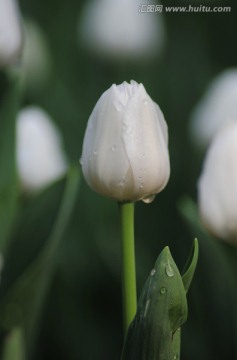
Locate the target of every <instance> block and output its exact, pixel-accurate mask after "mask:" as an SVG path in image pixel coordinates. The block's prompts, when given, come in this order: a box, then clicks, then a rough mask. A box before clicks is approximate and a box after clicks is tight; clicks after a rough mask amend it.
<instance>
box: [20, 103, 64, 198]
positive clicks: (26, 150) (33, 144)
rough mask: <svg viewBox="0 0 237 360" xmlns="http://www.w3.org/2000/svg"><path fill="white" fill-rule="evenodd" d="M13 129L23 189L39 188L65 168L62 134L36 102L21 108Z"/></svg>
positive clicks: (31, 190)
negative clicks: (34, 104) (33, 104)
mask: <svg viewBox="0 0 237 360" xmlns="http://www.w3.org/2000/svg"><path fill="white" fill-rule="evenodd" d="M16 130H17V167H18V173H19V178H20V181H21V184H22V187H23V188H24V190H26V191H28V192H33V191H36V190H39V189H41V188H42V187H44V186H46V185H48V183H50V182H52V181H54V180H56V179H57V178H58V177H60V176H61V175H62V174H63V173H64V172H65V171H66V168H67V162H66V157H65V155H64V153H63V150H62V139H61V136H60V134H59V131H58V129H57V128H56V126H55V125H54V124H53V122H52V120H51V119H50V117H49V116H48V114H46V112H44V111H43V110H42V109H40V108H38V107H35V106H29V107H27V108H25V109H23V110H21V112H20V113H19V115H18V118H17V129H16Z"/></svg>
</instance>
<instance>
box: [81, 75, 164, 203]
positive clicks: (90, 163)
mask: <svg viewBox="0 0 237 360" xmlns="http://www.w3.org/2000/svg"><path fill="white" fill-rule="evenodd" d="M81 164H82V171H83V174H84V177H85V179H86V181H87V182H88V184H89V185H90V186H91V187H92V189H94V190H95V191H97V192H98V193H100V194H102V195H105V196H108V197H111V198H114V199H116V200H118V201H136V200H140V199H142V200H144V201H146V202H149V201H152V200H153V198H154V195H155V194H157V193H158V192H160V191H161V190H162V189H163V188H164V187H165V185H166V184H167V182H168V179H169V174H170V163H169V153H168V130H167V125H166V122H165V119H164V116H163V114H162V112H161V110H160V108H159V106H158V105H157V104H156V103H155V102H153V101H152V99H151V98H150V96H149V95H148V94H147V92H146V90H145V88H144V86H143V85H142V84H137V83H136V82H135V81H131V84H128V83H127V82H124V83H123V84H121V85H118V86H116V85H112V86H111V88H110V89H108V90H107V91H105V93H103V95H102V96H101V97H100V99H99V101H98V102H97V104H96V106H95V108H94V110H93V112H92V114H91V116H90V118H89V121H88V125H87V129H86V133H85V137H84V142H83V151H82V157H81Z"/></svg>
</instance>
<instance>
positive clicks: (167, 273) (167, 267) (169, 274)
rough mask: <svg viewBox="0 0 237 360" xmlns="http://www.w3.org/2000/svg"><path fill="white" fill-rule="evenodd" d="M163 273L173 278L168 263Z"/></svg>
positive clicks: (171, 269) (172, 270) (172, 272)
mask: <svg viewBox="0 0 237 360" xmlns="http://www.w3.org/2000/svg"><path fill="white" fill-rule="evenodd" d="M165 273H166V275H167V276H169V277H173V276H174V269H173V268H172V266H171V264H170V263H168V264H167V265H166V267H165Z"/></svg>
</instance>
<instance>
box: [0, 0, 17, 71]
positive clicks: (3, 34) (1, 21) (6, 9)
mask: <svg viewBox="0 0 237 360" xmlns="http://www.w3.org/2000/svg"><path fill="white" fill-rule="evenodd" d="M22 43H23V38H22V29H21V25H20V20H19V11H18V8H17V4H16V2H15V0H1V1H0V67H2V66H5V65H11V64H13V63H14V62H16V61H17V60H18V59H19V57H20V53H21V48H22Z"/></svg>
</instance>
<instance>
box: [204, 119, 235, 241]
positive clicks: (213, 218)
mask: <svg viewBox="0 0 237 360" xmlns="http://www.w3.org/2000/svg"><path fill="white" fill-rule="evenodd" d="M198 203H199V211H200V215H201V218H202V221H203V223H204V225H205V226H206V227H207V228H208V229H209V231H210V232H211V233H213V234H214V235H216V236H217V237H220V238H222V239H224V240H226V241H230V242H231V241H234V242H237V122H236V123H232V124H230V125H228V126H227V127H226V128H225V129H223V130H221V131H220V132H219V133H218V134H217V135H216V137H215V138H214V140H213V142H212V143H211V146H210V148H209V150H208V152H207V156H206V159H205V162H204V166H203V171H202V174H201V176H200V179H199V181H198Z"/></svg>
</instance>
